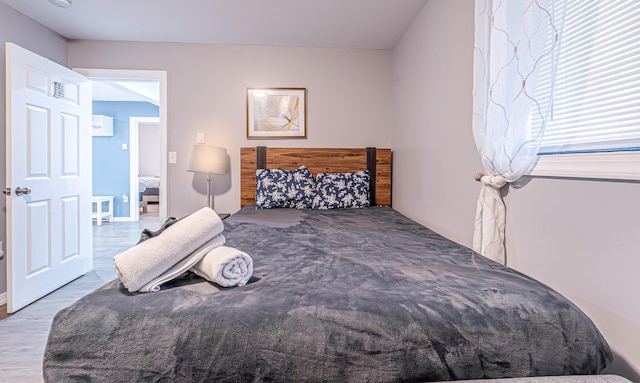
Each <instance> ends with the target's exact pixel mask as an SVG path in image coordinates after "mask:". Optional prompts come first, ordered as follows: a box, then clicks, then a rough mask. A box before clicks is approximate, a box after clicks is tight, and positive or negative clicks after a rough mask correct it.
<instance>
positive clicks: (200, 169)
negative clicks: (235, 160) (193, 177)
mask: <svg viewBox="0 0 640 383" xmlns="http://www.w3.org/2000/svg"><path fill="white" fill-rule="evenodd" d="M187 171H188V172H196V173H208V174H211V173H215V174H225V173H226V172H227V150H226V149H224V148H221V147H218V146H211V145H202V144H196V145H192V146H191V150H190V151H189V161H187Z"/></svg>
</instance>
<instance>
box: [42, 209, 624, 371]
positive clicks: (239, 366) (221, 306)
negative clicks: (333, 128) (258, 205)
mask: <svg viewBox="0 0 640 383" xmlns="http://www.w3.org/2000/svg"><path fill="white" fill-rule="evenodd" d="M224 223H225V231H224V235H225V236H226V238H227V245H228V246H233V247H236V248H238V249H240V250H242V251H245V252H247V253H248V254H249V255H250V256H251V257H252V258H253V260H254V266H255V267H254V274H253V278H252V279H251V280H250V282H249V284H247V285H246V286H243V287H235V288H226V289H224V288H220V287H217V286H215V285H213V284H211V283H209V282H206V281H204V280H203V279H201V278H199V277H197V276H195V275H193V274H187V275H185V276H183V277H181V278H180V279H178V280H176V281H174V282H172V283H170V284H168V285H165V286H164V287H163V289H162V290H161V291H160V292H158V293H150V294H129V293H128V292H127V291H126V289H125V288H124V287H123V285H122V284H121V283H120V282H119V281H118V280H115V281H112V282H110V283H108V284H107V285H105V286H103V287H102V288H100V289H98V290H96V291H95V292H93V293H91V294H89V295H88V296H86V297H84V298H82V299H80V300H79V301H78V302H76V303H74V304H73V305H71V306H70V307H68V308H66V309H64V310H62V311H61V312H59V313H58V314H57V316H56V317H55V319H54V321H53V324H52V328H51V332H50V336H49V341H48V344H47V347H46V351H45V357H44V376H45V380H46V381H49V382H75V381H82V382H88V381H91V382H142V381H144V382H205V381H210V382H256V381H273V382H320V381H323V382H347V381H351V382H401V381H442V380H456V379H477V378H496V377H521V376H539V375H565V374H595V373H598V372H600V371H601V370H602V369H603V368H604V367H605V366H606V365H607V364H608V363H609V362H610V361H611V359H612V355H611V351H610V349H609V347H608V345H607V343H606V342H605V340H604V339H603V337H602V336H601V334H600V333H599V332H598V330H597V329H596V327H595V326H594V325H593V323H592V322H591V321H590V320H589V318H588V317H587V316H586V315H585V314H584V313H582V312H581V311H580V310H579V309H578V308H577V307H576V306H574V305H573V304H572V303H571V302H569V301H568V300H567V299H565V298H564V297H563V296H562V295H560V294H558V293H557V292H555V291H553V290H551V289H550V288H548V287H546V286H544V285H543V284H541V283H539V282H537V281H535V280H533V279H531V278H529V277H527V276H524V275H522V274H520V273H518V272H516V271H514V270H511V269H509V268H507V267H504V266H501V265H499V264H497V263H495V262H493V261H490V260H488V259H486V258H484V257H482V256H479V255H477V254H475V253H474V252H473V251H471V250H469V249H467V248H465V247H463V246H460V245H457V244H456V243H454V242H451V241H449V240H447V239H445V238H443V237H441V236H439V235H437V234H435V233H434V232H432V231H430V230H429V229H427V228H425V227H423V226H421V225H418V224H417V223H415V222H413V221H411V220H409V219H408V218H406V217H404V216H403V215H401V214H399V213H398V212H396V211H394V210H392V209H389V208H365V209H351V210H328V211H308V210H293V209H286V210H285V209H277V210H276V209H274V210H255V209H253V208H252V207H245V208H244V209H242V210H241V211H240V212H239V213H237V214H234V215H233V216H231V218H229V219H227V220H226V221H224Z"/></svg>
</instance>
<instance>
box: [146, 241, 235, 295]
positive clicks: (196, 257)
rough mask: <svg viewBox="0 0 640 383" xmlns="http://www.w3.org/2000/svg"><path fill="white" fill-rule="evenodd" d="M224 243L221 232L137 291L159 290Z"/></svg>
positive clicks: (150, 291) (149, 291)
mask: <svg viewBox="0 0 640 383" xmlns="http://www.w3.org/2000/svg"><path fill="white" fill-rule="evenodd" d="M224 243H225V238H224V236H223V235H222V234H218V235H216V236H215V237H213V239H212V240H210V241H209V242H207V243H205V244H204V245H202V246H200V247H199V248H198V249H196V250H195V251H194V252H193V253H191V254H189V255H188V256H187V257H186V258H184V259H183V260H181V261H180V262H178V263H176V264H175V265H173V266H172V267H171V268H170V269H169V270H167V271H165V272H164V274H162V275H161V276H159V277H158V278H155V279H154V280H152V281H151V282H149V283H147V284H146V285H144V286H142V287H141V288H140V290H138V291H139V292H141V293H152V292H158V291H160V285H162V284H164V283H167V282H169V281H170V280H173V279H175V278H177V277H179V276H180V275H181V274H182V273H184V272H185V271H187V270H189V269H190V268H192V267H193V266H194V265H195V264H196V263H198V262H199V261H200V260H201V259H202V258H203V257H204V256H205V255H207V253H208V252H210V251H211V250H213V249H215V248H217V247H220V246H222V245H224Z"/></svg>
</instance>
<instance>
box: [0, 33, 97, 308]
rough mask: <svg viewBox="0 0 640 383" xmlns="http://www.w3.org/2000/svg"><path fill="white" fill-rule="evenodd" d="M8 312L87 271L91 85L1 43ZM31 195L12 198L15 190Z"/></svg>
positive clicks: (89, 251) (90, 261)
mask: <svg viewBox="0 0 640 383" xmlns="http://www.w3.org/2000/svg"><path fill="white" fill-rule="evenodd" d="M6 47H7V48H6V51H7V184H6V186H7V187H8V188H11V189H12V193H11V194H10V195H8V196H7V311H9V312H14V311H16V310H18V309H20V308H22V307H24V306H26V305H27V304H29V303H31V302H33V301H34V300H36V299H38V298H40V297H42V296H44V295H46V294H47V293H49V292H51V291H53V290H55V289H57V288H58V287H60V286H62V285H64V284H66V283H68V282H70V281H71V280H73V279H75V278H77V277H79V276H80V275H82V274H84V273H86V272H87V271H89V270H91V268H92V266H93V254H92V246H91V243H92V237H93V231H92V221H91V84H90V82H89V81H88V80H87V79H86V78H85V77H83V76H81V75H79V74H77V73H75V72H73V71H71V70H70V69H68V68H65V67H62V66H60V65H58V64H56V63H54V62H51V61H50V60H48V59H46V58H43V57H41V56H38V55H36V54H34V53H32V52H29V51H27V50H25V49H23V48H20V47H18V46H17V45H14V44H11V43H7V44H6ZM18 187H20V188H25V189H23V191H26V189H28V190H29V193H27V194H23V195H18V193H17V192H16V191H17V188H18Z"/></svg>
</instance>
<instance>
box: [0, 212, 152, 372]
mask: <svg viewBox="0 0 640 383" xmlns="http://www.w3.org/2000/svg"><path fill="white" fill-rule="evenodd" d="M159 226H160V223H159V221H158V215H157V213H155V212H149V213H147V214H142V215H141V216H140V221H138V222H111V223H105V224H103V225H102V226H99V227H98V226H96V225H94V226H93V270H92V271H90V272H89V273H87V274H85V275H83V276H82V277H80V278H78V279H76V280H74V281H72V282H71V283H69V284H67V285H65V286H63V287H61V288H59V289H58V290H56V291H54V292H52V293H51V294H49V295H47V296H45V297H44V298H42V299H40V300H38V301H37V302H34V303H32V304H31V305H29V306H27V307H25V308H23V309H22V310H20V311H18V312H17V313H14V314H12V315H10V316H8V317H6V306H0V311H1V312H3V313H5V315H4V316H5V318H4V319H2V320H0V381H2V382H12V383H22V382H24V383H38V382H42V381H43V378H42V358H43V356H44V348H45V345H46V342H47V337H48V335H49V328H50V326H51V321H52V320H53V317H54V316H55V314H56V313H57V312H58V311H60V310H61V309H63V308H65V307H67V306H69V305H70V304H71V303H73V302H75V301H76V300H78V299H79V298H80V297H82V296H84V295H86V294H87V293H89V292H91V291H93V290H95V289H97V288H98V287H100V286H102V285H104V284H105V283H107V282H109V281H111V280H113V279H115V278H117V275H116V274H115V272H114V271H113V257H114V256H115V255H116V254H118V253H119V252H121V251H123V250H125V249H127V248H129V247H131V246H133V245H134V244H135V243H136V242H138V240H139V239H140V233H141V232H142V230H143V229H144V228H149V229H152V230H156V229H157V228H158V227H159Z"/></svg>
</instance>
